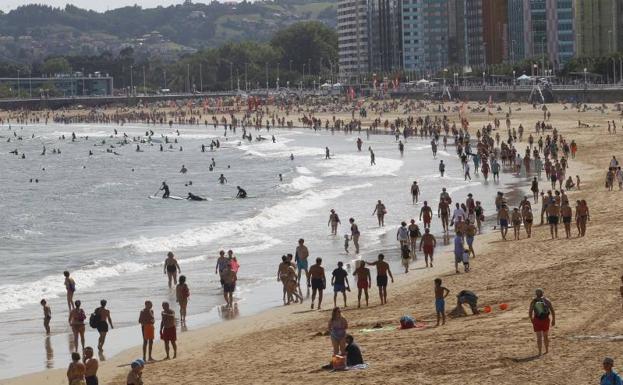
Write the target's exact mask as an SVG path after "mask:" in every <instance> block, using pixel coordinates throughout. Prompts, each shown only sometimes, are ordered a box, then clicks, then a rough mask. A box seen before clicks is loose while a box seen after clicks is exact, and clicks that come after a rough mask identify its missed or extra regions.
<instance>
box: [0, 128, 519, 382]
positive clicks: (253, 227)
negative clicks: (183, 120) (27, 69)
mask: <svg viewBox="0 0 623 385" xmlns="http://www.w3.org/2000/svg"><path fill="white" fill-rule="evenodd" d="M115 128H116V129H117V130H118V132H119V134H118V135H113V134H114V132H113V131H114V129H115ZM148 129H153V130H154V131H155V135H154V136H153V141H152V145H150V144H149V143H144V144H139V145H140V149H141V151H140V152H137V151H136V144H135V143H131V144H129V145H122V143H121V142H122V140H123V136H122V133H124V132H125V133H126V134H127V135H128V136H129V138H130V139H132V138H133V137H139V136H144V135H145V131H146V130H148ZM176 130H179V135H178V133H177V132H176ZM14 132H15V133H17V135H18V136H21V137H22V139H23V140H17V138H16V137H15V136H14ZM72 132H73V133H75V134H76V136H77V139H76V140H75V141H72V140H71V134H72ZM251 133H252V134H253V136H254V138H255V137H256V136H257V135H258V132H257V131H255V130H252V131H251ZM223 134H224V132H223V129H222V128H221V127H219V128H218V129H214V128H213V127H212V126H210V127H205V126H179V127H178V126H173V127H171V128H170V127H163V126H146V125H139V124H136V125H125V126H116V125H96V124H90V125H56V124H49V125H23V126H22V125H12V126H11V128H9V126H8V125H4V126H0V212H2V220H1V221H0V260H1V261H2V267H3V274H2V280H1V281H0V282H1V283H0V378H8V377H14V376H18V375H21V374H25V373H29V372H35V371H40V370H44V369H46V368H56V367H64V366H66V363H67V362H68V357H69V353H70V348H71V342H70V341H71V339H72V338H71V336H70V334H71V333H70V328H69V326H68V324H67V311H68V310H67V305H66V300H65V288H64V285H63V281H64V277H63V275H62V272H63V271H64V270H68V271H70V272H71V275H72V277H73V278H74V279H75V281H76V288H77V290H76V293H75V296H74V299H79V300H81V301H82V303H83V308H84V309H85V311H86V312H87V314H88V313H89V312H91V311H93V309H95V308H96V307H97V306H98V303H99V300H100V299H107V300H108V308H109V309H110V311H111V315H112V319H113V322H114V326H115V329H113V330H112V331H111V332H110V333H109V336H108V339H107V342H106V346H105V348H106V349H105V353H104V354H103V356H101V357H100V358H104V359H105V358H106V356H110V355H113V354H115V353H117V352H119V351H121V350H123V349H126V348H128V347H131V346H135V345H139V344H140V343H141V341H142V339H141V334H140V329H139V327H138V325H137V319H138V313H139V311H140V310H141V309H142V307H143V303H144V301H145V300H146V299H149V300H151V301H152V302H153V303H154V309H155V312H156V314H158V313H159V309H160V304H161V302H162V301H169V302H171V303H173V304H174V302H175V298H174V293H173V292H172V291H170V290H169V289H168V287H167V282H166V276H165V275H164V273H163V261H164V259H165V257H166V253H167V252H168V251H173V252H174V253H175V254H176V256H177V258H178V260H179V263H180V267H181V269H182V273H183V274H184V275H186V276H187V279H188V285H189V287H190V292H191V297H190V303H189V308H188V314H189V315H188V327H189V328H195V327H199V326H201V325H205V324H207V323H210V322H217V321H219V320H226V319H229V318H232V317H234V316H238V315H248V314H252V313H255V312H258V311H260V310H264V309H267V308H270V307H275V306H280V305H282V294H281V284H280V283H278V282H277V279H276V276H277V274H276V272H277V266H278V264H279V262H280V261H281V256H282V255H283V254H286V253H292V254H294V250H295V247H296V245H297V240H298V239H299V238H304V239H305V244H306V245H307V246H308V247H309V250H310V264H311V263H313V260H314V259H315V258H316V257H322V258H323V265H324V266H325V268H326V270H327V278H328V279H329V280H330V273H331V271H332V270H333V269H334V268H335V267H336V263H337V262H338V261H343V262H344V263H346V264H349V265H350V266H353V260H355V259H357V258H363V259H367V260H375V259H376V254H378V253H379V252H381V251H383V252H385V254H386V260H388V261H389V262H390V264H391V265H392V268H393V271H394V272H395V274H399V273H400V271H401V268H400V256H399V253H398V248H397V242H396V231H397V228H398V226H399V224H400V222H401V221H403V220H404V221H407V222H408V221H409V220H410V219H411V218H415V219H416V221H417V219H418V216H419V211H420V208H421V202H420V204H417V205H413V204H412V202H411V196H410V186H411V183H412V182H413V181H414V180H417V181H418V183H419V185H420V189H421V197H420V201H422V200H428V202H429V204H430V205H431V206H432V207H433V210H434V211H436V207H437V204H438V202H439V193H440V191H441V188H442V187H446V188H447V189H448V191H449V192H450V193H451V195H452V198H453V200H454V201H455V202H456V201H458V202H464V201H465V198H466V197H467V194H468V193H470V192H471V193H473V194H474V196H475V197H476V198H478V199H480V200H482V202H483V205H484V207H485V209H486V212H487V213H488V214H492V213H493V212H494V209H493V208H492V207H493V205H492V204H493V199H494V196H495V192H496V191H505V190H507V189H508V186H507V185H504V184H502V185H500V184H496V183H493V182H491V181H490V182H489V183H487V182H485V181H484V179H483V178H482V176H480V177H478V176H475V175H472V178H473V180H472V181H465V180H464V178H463V173H462V168H461V167H460V164H459V161H458V158H457V156H456V154H455V148H454V147H453V146H448V148H447V150H445V151H444V150H443V149H442V147H441V146H440V148H441V149H440V151H439V152H438V155H437V159H434V158H433V156H432V153H431V148H430V143H429V140H430V139H420V138H409V140H408V141H407V143H406V147H405V153H404V157H401V156H400V153H399V151H398V144H397V142H396V141H395V139H394V137H393V136H390V135H371V136H370V138H369V139H368V138H367V137H366V135H365V133H361V134H358V133H353V134H344V133H342V132H335V133H331V132H329V131H324V130H323V131H321V132H314V131H312V130H305V129H292V130H285V129H277V130H271V131H270V133H267V132H266V131H265V130H262V131H261V132H260V134H261V135H263V136H264V137H265V138H267V139H268V140H265V141H262V142H258V141H255V140H254V141H252V142H249V141H247V140H242V139H241V137H240V135H241V131H240V129H238V132H237V133H236V134H234V133H232V132H231V131H230V132H228V133H227V136H223ZM273 134H274V135H275V137H276V143H273V142H272V141H271V140H270V136H271V135H273ZM33 135H34V137H33ZM63 135H64V136H65V138H66V139H64V140H62V139H60V137H61V136H63ZM111 135H112V137H111ZM165 136H166V137H168V140H169V142H171V145H172V148H169V144H167V143H165ZM358 136H360V137H361V138H362V140H363V141H364V146H363V148H364V151H362V152H358V151H357V148H356V140H357V137H358ZM87 137H88V139H87ZM8 138H11V141H10V142H7V139H8ZM216 139H218V140H219V141H220V143H221V146H220V148H219V149H215V151H209V144H210V142H211V141H212V140H216ZM174 140H177V143H172V142H174ZM451 141H452V140H450V142H451ZM160 144H162V145H163V147H164V151H160ZM202 144H205V145H206V149H207V150H206V152H201V145H202ZM43 146H45V147H46V154H45V155H41V153H42V149H43ZM111 146H112V147H111ZM327 146H328V147H329V149H330V152H331V159H325V147H327ZM368 146H371V147H372V148H373V150H374V152H375V154H376V165H375V166H371V165H370V157H369V153H368V151H366V149H367V148H368ZM15 149H17V150H18V152H19V153H20V155H21V154H22V153H24V154H26V158H25V159H21V158H20V157H19V156H15V155H13V154H10V153H9V152H10V151H13V150H15ZM53 149H60V150H61V154H53V153H52V150H53ZM106 149H111V150H113V151H114V152H116V153H117V154H115V153H108V152H107V151H106ZM181 149H183V151H181ZM89 151H92V152H93V155H92V156H89ZM291 154H292V155H293V156H294V160H291V159H290V155H291ZM212 158H214V161H215V162H216V167H215V169H214V170H213V171H210V170H209V164H210V162H211V159H212ZM440 159H442V160H444V162H445V163H446V165H447V166H446V176H445V177H444V178H441V177H440V175H439V172H438V163H439V160H440ZM182 165H184V166H185V167H186V168H187V169H188V172H187V173H186V174H182V173H180V169H181V168H182ZM472 169H473V168H472ZM472 173H473V171H472ZM220 174H224V175H225V177H226V178H227V180H228V183H226V184H224V185H221V184H219V183H218V177H219V175H220ZM279 174H282V176H283V181H282V182H280V181H279V177H278V176H279ZM506 178H507V179H509V180H508V182H511V181H512V180H511V178H510V177H508V176H506ZM31 179H32V180H33V181H32V182H31V181H30V180H31ZM35 179H38V180H39V183H35ZM163 181H166V182H167V183H168V185H169V186H170V189H171V194H172V195H177V196H182V197H185V196H186V195H187V193H188V192H192V193H194V194H196V195H199V196H203V197H206V198H209V200H208V201H203V202H194V201H186V200H171V199H168V200H164V199H149V197H150V196H153V195H154V194H155V193H156V192H157V190H158V188H159V186H160V185H161V183H162V182H163ZM190 181H192V185H189V182H190ZM236 186H241V187H243V188H244V189H246V191H247V192H248V194H249V196H250V197H251V198H250V199H246V200H240V199H233V197H234V196H235V195H236V191H237V190H236ZM159 194H162V192H159ZM378 199H381V200H382V201H383V202H384V203H385V205H386V207H387V210H388V213H387V215H386V219H385V222H386V226H385V227H383V228H379V227H378V224H377V220H376V216H373V215H372V212H373V210H374V206H375V204H376V201H377V200H378ZM332 208H333V209H335V210H336V211H337V212H338V214H339V216H340V219H341V221H342V225H341V226H340V227H339V229H338V234H337V236H331V235H330V228H329V227H328V226H327V222H328V216H329V210H330V209H332ZM350 217H353V218H355V219H356V222H357V223H358V225H359V229H360V231H361V239H360V244H361V255H360V256H355V255H354V246H353V245H352V244H351V248H350V250H351V254H348V255H347V254H346V253H345V252H344V250H343V244H344V234H348V233H350V231H349V225H348V218H350ZM417 222H418V223H419V221H417ZM433 223H434V224H433V232H435V233H440V226H439V223H438V222H437V221H434V222H433ZM420 225H421V224H420ZM439 240H440V241H441V239H439ZM477 245H478V243H477V241H476V248H477V247H478V246H477ZM221 249H224V250H228V249H232V250H233V251H234V253H235V255H236V256H237V258H238V261H239V263H240V265H241V267H240V271H239V274H238V285H237V292H236V294H235V298H236V300H237V307H236V311H235V312H230V311H226V310H224V309H223V308H222V307H221V305H222V304H223V302H224V300H223V297H222V294H221V288H220V284H219V278H218V275H216V274H215V263H216V258H217V256H218V251H219V250H221ZM420 262H421V258H420ZM412 276H413V277H416V276H417V272H415V274H413V275H412ZM42 298H45V299H47V300H48V303H49V305H50V306H51V308H52V313H53V314H52V322H51V328H52V333H53V335H52V337H49V338H46V337H45V336H44V331H43V325H42V318H43V316H42V309H41V306H40V305H39V301H40V300H41V299H42ZM326 300H329V298H327V299H325V301H326ZM174 309H175V310H176V311H177V310H178V308H177V306H174ZM158 318H159V317H157V319H158ZM87 329H88V330H87V345H92V346H94V345H95V344H96V343H97V335H96V333H95V332H94V331H93V330H91V329H90V328H89V327H88V325H87ZM157 349H158V348H156V350H157ZM182 349H183V347H182Z"/></svg>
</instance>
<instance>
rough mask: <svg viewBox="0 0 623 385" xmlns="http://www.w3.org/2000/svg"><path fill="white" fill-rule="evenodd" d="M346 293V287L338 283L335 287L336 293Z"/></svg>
mask: <svg viewBox="0 0 623 385" xmlns="http://www.w3.org/2000/svg"><path fill="white" fill-rule="evenodd" d="M345 291H346V285H344V284H340V283H336V284H335V285H333V292H334V293H343V292H345Z"/></svg>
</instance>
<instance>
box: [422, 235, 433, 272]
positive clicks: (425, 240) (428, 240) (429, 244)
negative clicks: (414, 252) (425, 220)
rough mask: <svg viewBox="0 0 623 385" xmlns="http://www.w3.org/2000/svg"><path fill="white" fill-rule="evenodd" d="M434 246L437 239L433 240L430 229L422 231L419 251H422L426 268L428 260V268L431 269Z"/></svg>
mask: <svg viewBox="0 0 623 385" xmlns="http://www.w3.org/2000/svg"><path fill="white" fill-rule="evenodd" d="M436 246H437V239H435V236H434V235H433V234H431V233H430V229H424V235H422V239H421V240H420V251H422V250H424V261H425V262H426V267H429V265H428V259H429V258H430V267H433V253H434V251H435V247H436Z"/></svg>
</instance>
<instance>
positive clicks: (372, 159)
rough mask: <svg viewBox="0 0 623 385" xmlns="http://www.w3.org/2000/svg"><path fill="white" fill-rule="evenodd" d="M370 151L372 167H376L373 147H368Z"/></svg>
mask: <svg viewBox="0 0 623 385" xmlns="http://www.w3.org/2000/svg"><path fill="white" fill-rule="evenodd" d="M368 151H370V166H375V165H376V160H375V158H376V157H375V155H374V151H372V147H368Z"/></svg>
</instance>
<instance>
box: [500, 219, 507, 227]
mask: <svg viewBox="0 0 623 385" xmlns="http://www.w3.org/2000/svg"><path fill="white" fill-rule="evenodd" d="M500 227H501V228H503V229H505V228H508V219H500Z"/></svg>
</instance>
